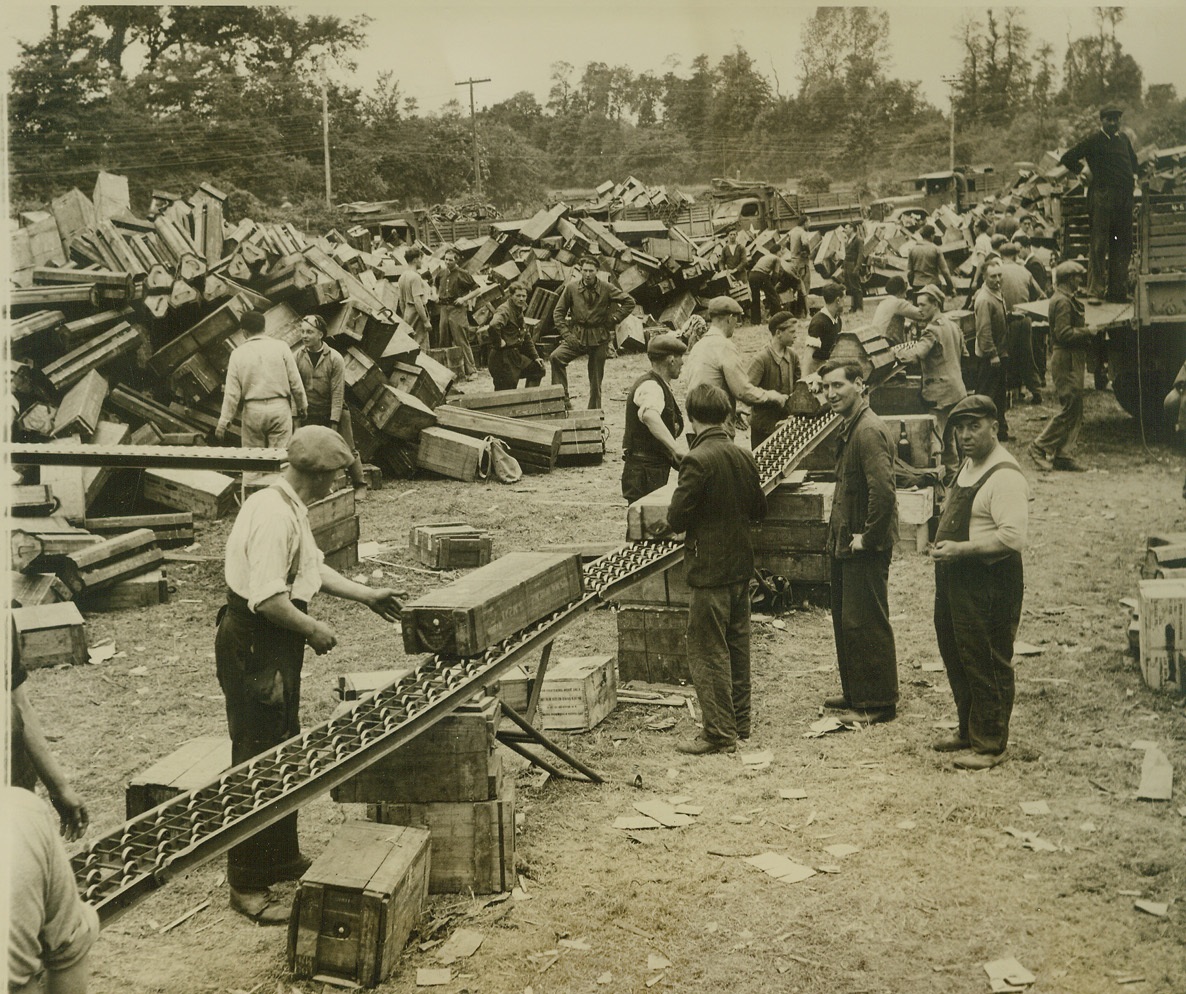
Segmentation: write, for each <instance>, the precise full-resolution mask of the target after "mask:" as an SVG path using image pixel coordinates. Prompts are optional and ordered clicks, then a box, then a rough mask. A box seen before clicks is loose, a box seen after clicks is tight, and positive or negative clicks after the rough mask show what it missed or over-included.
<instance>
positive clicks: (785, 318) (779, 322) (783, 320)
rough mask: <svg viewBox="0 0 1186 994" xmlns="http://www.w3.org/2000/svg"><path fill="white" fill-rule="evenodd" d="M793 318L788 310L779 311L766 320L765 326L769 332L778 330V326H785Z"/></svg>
mask: <svg viewBox="0 0 1186 994" xmlns="http://www.w3.org/2000/svg"><path fill="white" fill-rule="evenodd" d="M794 320H795V315H794V314H792V313H791V312H790V311H779V312H778V313H777V314H775V315H774V317H772V318H771V319H770V320H769V322H767V325H766V327H767V328H769V329H770V333H771V334H773V333H774V332H776V331H778V330H779V329H780V328H784V327H786V326H787V325H788V324H790V323H791V322H792V321H794Z"/></svg>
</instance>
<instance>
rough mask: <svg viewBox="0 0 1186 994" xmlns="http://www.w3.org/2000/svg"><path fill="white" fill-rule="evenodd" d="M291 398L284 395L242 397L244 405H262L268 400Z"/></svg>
mask: <svg viewBox="0 0 1186 994" xmlns="http://www.w3.org/2000/svg"><path fill="white" fill-rule="evenodd" d="M291 399H292V398H291V397H289V396H287V395H286V394H282V393H278V394H276V395H275V396H272V397H244V398H243V403H244V404H263V403H265V402H267V401H269V400H291Z"/></svg>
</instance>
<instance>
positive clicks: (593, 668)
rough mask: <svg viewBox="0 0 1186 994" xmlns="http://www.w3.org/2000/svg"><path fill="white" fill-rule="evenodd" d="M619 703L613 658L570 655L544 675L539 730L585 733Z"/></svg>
mask: <svg viewBox="0 0 1186 994" xmlns="http://www.w3.org/2000/svg"><path fill="white" fill-rule="evenodd" d="M617 704H618V676H617V670H616V668H615V666H614V657H613V656H569V657H566V658H563V659H560V660H558V661H557V662H555V663H553V664H552V665H551V666H549V667H548V669H547V671H546V672H545V673H544V682H543V686H542V687H541V688H540V695H539V710H538V711H537V713H536V714H537V723H538V724H539V726H540V727H541V728H556V729H567V730H569V731H580V732H584V731H588V730H589V729H590V728H592V727H593V726H594V725H596V724H597V723H598V722H600V721H601V720H602V719H603V718H604V717H605V716H606V715H607V714H609V713H610V712H611V711H612V710H613V709H614V708H615V707H617Z"/></svg>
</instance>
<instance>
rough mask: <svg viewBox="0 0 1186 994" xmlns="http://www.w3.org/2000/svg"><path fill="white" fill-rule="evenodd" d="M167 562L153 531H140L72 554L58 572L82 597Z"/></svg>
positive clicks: (143, 529)
mask: <svg viewBox="0 0 1186 994" xmlns="http://www.w3.org/2000/svg"><path fill="white" fill-rule="evenodd" d="M164 558H165V557H164V553H163V552H161V550H160V547H159V546H158V545H157V544H156V536H155V535H154V534H153V533H152V531H151V530H150V529H148V528H137V529H135V530H134V531H130V532H126V533H125V534H123V535H115V536H113V537H112V538H107V539H103V540H102V541H101V542H97V543H95V544H94V545H89V546H87V547H86V548H85V549H78V550H76V551H75V552H72V553H70V555H69V556H66V557H65V558H64V560H63V562H62V563H60V564H59V563H56V562H55V564H54V572H55V573H57V574H58V576H60V577H61V578H62V580H63V581H64V582H65V584H66V586H68V587H69V588H70V589H71V590H72V591H74V596H75V597H78V596H79V595H81V594H84V593H86V594H93V593H95V592H96V591H99V590H105V589H106V588H108V587H112V586H114V585H115V584H117V583H120V582H121V581H123V580H130V579H132V577H135V576H140V575H142V574H144V573H150V572H152V571H153V570H155V569H159V568H160V565H161V563H162V562H163V561H164Z"/></svg>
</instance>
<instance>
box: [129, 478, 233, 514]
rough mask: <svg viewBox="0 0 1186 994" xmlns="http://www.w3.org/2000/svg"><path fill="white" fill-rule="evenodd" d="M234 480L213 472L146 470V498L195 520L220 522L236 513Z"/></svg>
mask: <svg viewBox="0 0 1186 994" xmlns="http://www.w3.org/2000/svg"><path fill="white" fill-rule="evenodd" d="M235 489H236V488H235V481H234V480H233V479H232V478H231V477H229V476H227V475H226V474H224V473H216V472H215V471H214V470H211V469H146V470H145V471H144V498H145V500H151V501H154V502H155V503H157V504H162V505H164V506H165V507H172V508H175V509H176V510H178V511H190V512H191V513H192V514H193V516H194V517H195V518H206V519H208V520H211V521H213V520H217V519H218V518H223V517H225V516H226V515H228V514H230V513H231V512H233V511H234V510H235Z"/></svg>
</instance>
